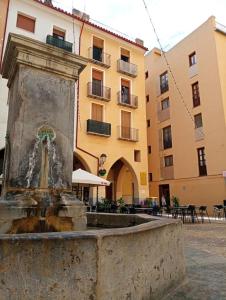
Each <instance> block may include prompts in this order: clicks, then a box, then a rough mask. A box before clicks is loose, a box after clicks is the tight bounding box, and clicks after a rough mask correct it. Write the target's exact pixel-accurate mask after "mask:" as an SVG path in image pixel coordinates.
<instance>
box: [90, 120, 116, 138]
mask: <svg viewBox="0 0 226 300" xmlns="http://www.w3.org/2000/svg"><path fill="white" fill-rule="evenodd" d="M87 133H89V134H95V135H101V136H106V137H108V136H110V135H111V124H110V123H105V122H100V121H96V120H91V119H89V120H87Z"/></svg>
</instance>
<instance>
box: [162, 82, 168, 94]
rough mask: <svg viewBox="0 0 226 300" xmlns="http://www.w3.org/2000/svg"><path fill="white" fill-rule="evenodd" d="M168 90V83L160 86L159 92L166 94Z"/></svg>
mask: <svg viewBox="0 0 226 300" xmlns="http://www.w3.org/2000/svg"><path fill="white" fill-rule="evenodd" d="M168 90H169V85H168V83H166V84H160V91H161V94H163V93H165V92H167V91H168Z"/></svg>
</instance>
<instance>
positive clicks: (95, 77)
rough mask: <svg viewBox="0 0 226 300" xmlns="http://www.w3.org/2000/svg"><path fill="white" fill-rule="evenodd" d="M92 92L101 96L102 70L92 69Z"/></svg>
mask: <svg viewBox="0 0 226 300" xmlns="http://www.w3.org/2000/svg"><path fill="white" fill-rule="evenodd" d="M92 94H93V95H95V96H99V97H103V72H100V71H97V70H93V71H92Z"/></svg>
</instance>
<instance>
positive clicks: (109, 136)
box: [77, 23, 148, 203]
mask: <svg viewBox="0 0 226 300" xmlns="http://www.w3.org/2000/svg"><path fill="white" fill-rule="evenodd" d="M80 48H81V51H80V54H81V55H82V56H85V57H88V58H89V59H90V63H89V64H88V66H87V67H86V69H85V70H84V72H83V74H81V77H80V82H79V115H78V125H77V126H78V139H77V150H78V151H77V154H78V155H79V156H80V158H81V159H82V161H85V162H86V170H87V171H91V172H92V173H96V170H97V168H98V165H97V164H98V160H99V158H100V157H101V155H102V154H104V155H106V162H105V163H104V165H103V168H104V170H106V174H105V178H106V179H108V180H110V181H111V185H110V187H108V188H107V189H106V195H105V197H106V198H108V199H113V200H117V199H119V198H121V197H122V198H123V199H124V200H125V201H126V202H127V203H133V202H137V201H139V200H144V199H145V198H147V197H148V185H147V148H146V143H147V142H146V138H147V136H146V120H145V118H144V116H145V109H146V107H145V86H144V53H145V51H146V49H145V48H144V47H143V46H142V45H140V44H138V43H134V42H131V41H128V40H126V39H124V38H122V37H119V36H117V35H115V34H113V33H112V32H109V31H106V30H104V29H103V28H100V27H98V26H92V25H91V24H88V23H85V24H84V27H83V30H82V33H81V42H80ZM80 148H82V149H83V150H80ZM84 150H85V151H84ZM87 152H90V153H91V154H92V155H90V154H88V153H87ZM101 172H102V171H101ZM101 172H100V173H99V174H101ZM104 172H105V171H104Z"/></svg>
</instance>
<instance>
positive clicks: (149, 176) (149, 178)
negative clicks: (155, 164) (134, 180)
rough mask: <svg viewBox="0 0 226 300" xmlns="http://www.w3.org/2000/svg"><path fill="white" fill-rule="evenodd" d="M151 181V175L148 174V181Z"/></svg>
mask: <svg viewBox="0 0 226 300" xmlns="http://www.w3.org/2000/svg"><path fill="white" fill-rule="evenodd" d="M152 180H153V178H152V173H148V181H149V182H150V181H152Z"/></svg>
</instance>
